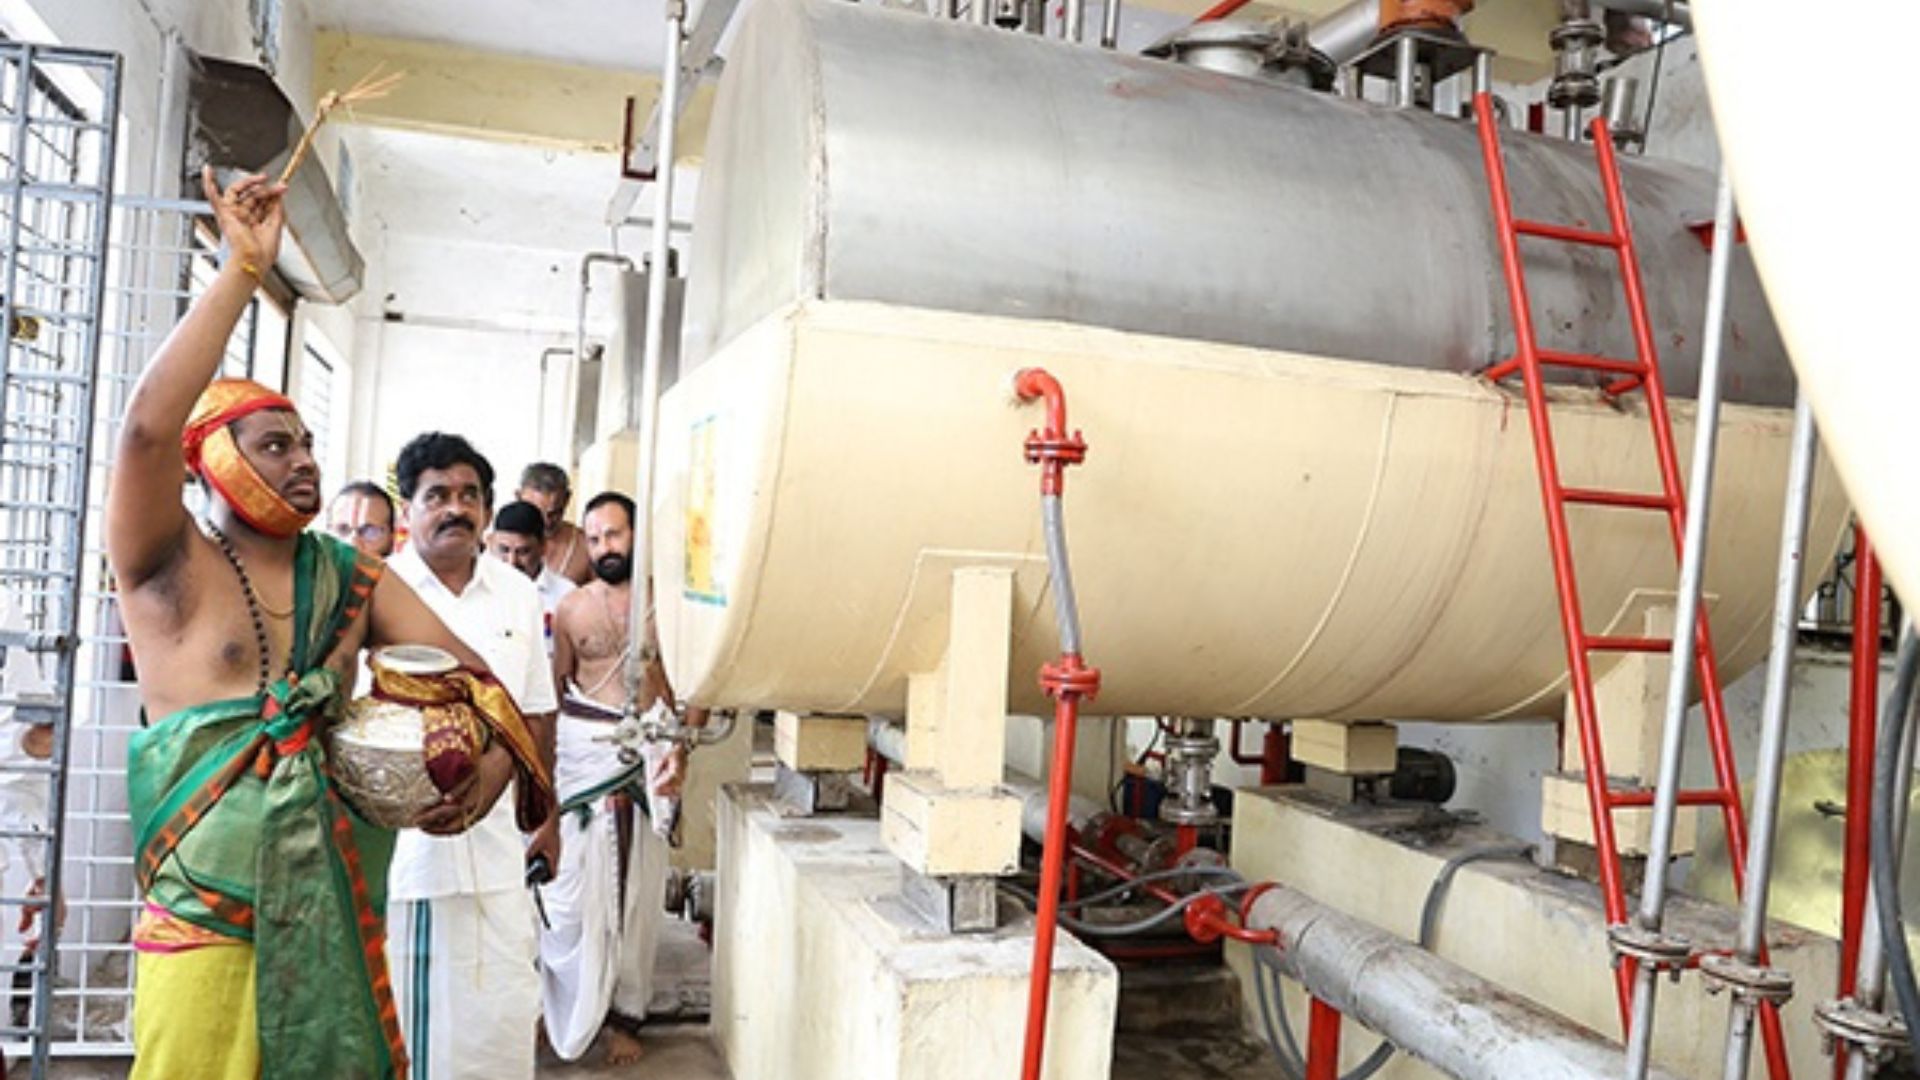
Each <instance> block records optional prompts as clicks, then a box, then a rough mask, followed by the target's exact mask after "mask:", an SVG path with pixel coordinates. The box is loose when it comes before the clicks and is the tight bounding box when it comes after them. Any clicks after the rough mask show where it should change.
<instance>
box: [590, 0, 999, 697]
mask: <svg viewBox="0 0 1920 1080" xmlns="http://www.w3.org/2000/svg"><path fill="white" fill-rule="evenodd" d="M976 2H979V0H976ZM686 35H687V5H686V0H667V55H666V60H665V61H664V62H663V63H662V64H661V67H660V145H659V147H658V148H657V150H658V152H657V153H656V154H655V155H654V168H653V175H654V188H653V195H654V200H653V235H652V237H651V243H649V244H648V247H647V250H648V255H649V258H650V259H651V260H652V266H650V267H649V268H648V272H647V332H646V337H645V338H644V339H643V345H642V351H641V354H640V355H641V363H640V401H641V407H640V463H639V465H640V467H639V472H640V475H639V477H638V478H637V479H636V480H635V482H634V491H633V502H634V516H635V517H637V518H638V519H639V520H637V521H635V522H634V530H633V579H632V581H633V585H632V590H633V608H632V611H631V612H630V613H629V615H628V622H627V671H626V679H627V712H628V714H629V715H631V716H635V717H637V716H639V715H640V712H641V709H640V688H641V686H642V685H643V680H642V673H643V672H645V670H646V666H647V661H649V660H651V659H652V658H653V656H654V652H655V649H654V641H653V635H651V634H649V633H648V632H647V622H648V620H647V614H648V612H649V611H650V610H651V608H652V603H653V474H654V470H655V468H656V467H657V464H658V458H659V454H658V449H659V443H660V361H661V355H662V354H663V352H664V351H665V348H666V332H667V326H666V322H667V277H668V273H667V260H668V258H669V254H668V244H667V242H668V240H669V239H670V238H671V237H672V233H673V162H674V155H675V153H676V151H677V149H678V147H677V146H676V143H677V142H678V139H677V137H676V136H677V134H678V132H677V128H678V127H679V123H678V119H679V116H680V51H681V47H682V46H683V45H685V43H686Z"/></svg>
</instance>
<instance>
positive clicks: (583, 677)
mask: <svg viewBox="0 0 1920 1080" xmlns="http://www.w3.org/2000/svg"><path fill="white" fill-rule="evenodd" d="M581 523H582V524H583V525H584V526H585V531H586V540H587V554H588V555H589V556H590V557H591V559H592V565H593V575H594V580H593V581H592V582H590V583H588V584H587V585H584V586H582V587H581V588H579V589H577V590H575V591H574V592H572V593H569V594H568V595H567V596H566V598H565V599H563V600H561V601H560V606H559V607H558V608H557V609H555V611H554V620H553V673H554V681H555V683H556V684H558V685H559V686H560V687H561V689H562V692H563V695H564V700H563V704H562V713H561V716H560V727H559V735H558V743H559V745H558V750H557V753H556V760H555V768H557V769H558V770H559V771H560V775H561V776H562V777H564V779H563V780H560V781H559V783H560V788H561V790H562V792H563V794H562V798H563V800H564V801H563V807H565V808H566V809H565V811H564V812H563V813H562V814H561V841H562V845H561V861H560V872H559V875H558V876H557V877H556V878H555V879H554V882H553V887H552V888H550V889H549V890H548V891H547V914H548V916H549V918H550V920H551V926H550V927H549V928H548V929H546V930H545V931H543V932H542V934H541V937H540V965H541V980H542V989H543V998H544V1010H545V1015H546V1022H547V1037H548V1038H549V1039H550V1040H551V1041H552V1043H553V1047H554V1050H555V1052H557V1053H558V1054H559V1055H560V1056H561V1057H562V1058H564V1059H566V1060H569V1061H572V1060H574V1059H576V1058H578V1057H579V1056H580V1055H581V1054H583V1053H585V1052H586V1049H587V1046H588V1044H590V1043H591V1042H592V1041H593V1038H594V1035H595V1034H596V1033H598V1032H599V1031H600V1030H602V1028H603V1027H604V1029H605V1030H606V1032H607V1061H608V1063H609V1064H615V1065H618V1064H624V1063H627V1062H630V1061H633V1060H634V1059H635V1058H637V1057H639V1056H640V1041H639V1039H638V1037H637V1031H638V1028H639V1024H640V1021H641V1020H642V1019H644V1018H645V1016H646V1009H647V999H648V998H649V997H650V996H651V992H652V985H651V984H652V977H653V959H654V953H655V951H656V949H657V947H658V943H659V924H660V921H661V919H662V918H663V915H662V904H661V893H662V889H663V886H664V884H665V881H666V872H667V852H666V843H665V841H664V839H663V838H662V836H660V835H658V834H659V833H663V832H670V831H671V826H670V824H669V822H670V820H671V817H672V816H673V813H674V812H675V811H676V810H677V806H673V807H672V808H671V809H670V806H672V804H673V801H674V800H677V799H678V797H679V794H680V786H681V778H682V776H683V775H684V772H685V769H686V751H685V750H684V749H682V748H680V747H677V746H676V747H673V748H672V749H670V750H667V749H657V750H654V751H652V752H650V753H649V755H648V762H649V763H650V764H649V763H643V764H642V765H641V766H639V767H637V768H626V767H623V766H622V765H621V763H620V760H619V757H618V755H617V754H616V752H615V751H614V750H613V748H612V747H611V746H610V745H609V744H608V743H607V742H606V741H604V736H605V735H606V734H607V730H608V728H609V727H610V726H611V725H612V724H613V723H614V722H615V721H618V720H619V719H620V717H621V715H622V712H623V710H624V709H625V707H626V703H627V680H626V678H625V674H626V672H627V659H628V654H629V648H628V645H629V641H628V621H629V613H630V612H631V610H632V604H633V580H632V578H633V523H634V505H633V500H632V499H629V498H627V497H626V496H625V495H621V494H619V493H617V492H606V493H604V494H601V495H596V496H594V498H593V500H592V501H591V502H589V503H587V509H586V513H585V515H583V516H582V518H581ZM648 632H649V633H651V632H652V622H651V620H649V622H648ZM640 693H641V700H640V702H639V704H640V707H641V708H642V709H653V708H667V707H670V706H671V704H672V701H673V691H672V690H671V689H670V688H669V687H668V686H667V678H666V672H665V671H664V670H663V669H662V668H661V666H660V664H659V662H658V661H657V660H656V661H655V662H654V663H652V664H650V665H649V666H648V668H647V677H646V679H645V681H644V683H643V685H642V687H641V692H640ZM705 720H706V716H705V713H704V711H701V710H690V715H689V717H688V722H689V723H693V724H701V723H705ZM648 774H651V776H649V775H648ZM643 802H644V803H645V804H646V807H645V808H647V809H649V811H650V814H649V816H650V817H651V818H652V819H653V821H654V824H655V828H653V829H647V828H640V827H637V825H636V823H635V821H634V809H635V807H636V805H637V804H640V803H643ZM662 826H666V827H665V828H662Z"/></svg>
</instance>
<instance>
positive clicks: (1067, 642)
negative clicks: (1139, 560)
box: [1040, 495, 1080, 656]
mask: <svg viewBox="0 0 1920 1080" xmlns="http://www.w3.org/2000/svg"><path fill="white" fill-rule="evenodd" d="M1040 527H1041V529H1042V531H1044V532H1045V533H1046V540H1047V565H1048V566H1049V567H1051V568H1052V572H1053V613H1054V619H1055V620H1056V621H1057V622H1058V623H1059V624H1060V651H1062V652H1067V653H1072V654H1073V655H1075V656H1079V655H1080V605H1079V602H1078V601H1077V600H1076V599H1075V598H1074V595H1073V568H1072V567H1071V566H1070V565H1068V562H1067V522H1066V515H1065V514H1063V513H1062V512H1061V509H1060V496H1058V495H1042V496H1041V497H1040Z"/></svg>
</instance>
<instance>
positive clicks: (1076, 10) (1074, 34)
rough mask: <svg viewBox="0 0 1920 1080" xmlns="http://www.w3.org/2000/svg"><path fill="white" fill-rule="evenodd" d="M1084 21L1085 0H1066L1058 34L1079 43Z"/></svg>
mask: <svg viewBox="0 0 1920 1080" xmlns="http://www.w3.org/2000/svg"><path fill="white" fill-rule="evenodd" d="M947 2H948V3H952V2H953V0H947ZM1086 22H1087V0H1067V20H1066V24H1065V25H1064V26H1062V27H1061V31H1060V36H1062V37H1064V38H1066V39H1067V40H1068V41H1071V42H1073V43H1074V44H1075V45H1078V44H1080V34H1081V30H1082V29H1083V28H1084V27H1085V26H1086Z"/></svg>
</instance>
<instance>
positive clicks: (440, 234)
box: [342, 125, 693, 494]
mask: <svg viewBox="0 0 1920 1080" xmlns="http://www.w3.org/2000/svg"><path fill="white" fill-rule="evenodd" d="M342 138H343V139H344V140H345V142H346V145H347V146H348V148H349V151H350V152H351V153H352V154H353V156H354V160H355V172H356V175H357V178H358V182H357V183H356V190H355V192H354V194H353V203H354V205H355V207H356V209H355V219H354V233H355V238H356V240H357V241H358V242H359V243H360V245H361V248H362V250H363V251H364V252H365V254H366V256H367V260H368V285H367V288H366V289H365V290H364V292H363V293H362V295H361V296H360V297H359V298H357V299H356V300H355V302H354V304H353V312H354V323H355V332H354V335H353V344H352V348H353V350H354V355H355V368H356V372H357V374H356V383H357V390H356V393H355V408H354V414H355V419H356V423H357V425H358V427H357V428H356V431H355V434H354V439H353V451H352V454H351V458H350V462H349V465H350V469H351V471H352V473H353V475H354V476H356V477H358V476H367V477H374V478H379V477H382V476H384V475H385V472H386V469H387V467H388V466H389V465H390V464H391V463H392V461H393V459H394V456H395V455H396V453H397V452H398V450H399V448H400V447H401V446H402V445H404V444H405V442H406V441H407V440H408V439H410V438H412V437H413V436H414V435H416V434H419V433H420V432H422V431H426V430H432V429H435V428H438V429H441V430H446V431H451V432H455V433H458V434H462V435H465V436H467V437H468V438H469V439H470V440H472V441H473V442H474V444H475V445H476V446H478V447H479V448H480V449H481V451H482V453H485V454H486V455H487V457H488V459H489V460H490V461H491V462H492V463H493V465H494V468H495V469H496V470H497V471H498V472H499V474H500V476H501V478H502V481H503V483H502V492H501V493H502V494H506V493H507V492H508V491H510V489H511V484H512V481H513V480H514V479H516V478H517V477H518V474H519V471H520V469H521V467H522V466H524V465H526V464H527V463H529V462H531V461H535V460H542V459H546V460H555V461H559V462H561V463H562V464H563V465H571V464H572V462H571V461H569V460H568V453H569V450H568V448H569V446H570V438H571V431H570V423H569V418H570V415H571V408H570V403H571V400H572V399H571V387H572V381H571V379H570V378H569V374H570V369H571V366H572V363H571V358H570V356H569V355H558V356H554V357H553V358H552V359H551V360H550V362H549V364H548V371H547V380H546V384H545V393H544V398H543V393H542V381H541V374H540V373H541V355H542V353H543V352H545V351H547V350H548V349H567V350H571V349H572V348H573V345H574V341H575V328H576V326H577V311H578V304H579V295H580V294H579V271H580V260H581V257H582V256H583V255H584V254H586V253H587V252H588V251H604V250H608V249H609V248H610V247H611V245H612V244H613V243H614V241H615V237H614V236H613V235H612V233H611V232H610V230H609V229H608V228H607V226H606V225H605V224H604V222H603V212H604V209H605V206H606V202H607V198H608V196H609V195H610V194H611V192H612V190H613V187H614V181H615V177H616V176H617V174H618V161H617V159H616V158H615V157H614V156H613V155H611V154H602V153H594V152H588V151H564V150H555V149H552V148H541V147H532V146H524V145H515V144H510V143H504V142H481V141H475V140H472V139H461V138H455V137H451V136H446V135H438V134H429V133H423V132H411V131H398V130H390V129H379V128H369V127H364V126H360V125H344V126H343V127H342ZM685 187H686V190H685V191H684V193H683V197H682V198H678V199H676V212H675V216H676V217H681V218H684V217H685V216H688V215H690V214H691V206H692V202H693V193H692V188H693V185H692V183H690V182H689V183H688V184H686V185H685ZM618 239H619V242H620V244H621V248H622V250H624V251H626V252H627V253H628V254H629V256H630V257H633V258H635V259H636V260H637V259H638V258H639V257H640V255H641V253H642V252H643V251H644V249H645V245H646V242H647V238H646V236H645V234H644V233H636V232H632V231H627V232H623V233H622V234H621V235H620V236H619V237H618ZM612 300H613V289H612V288H611V287H610V275H609V274H607V273H606V272H604V271H596V274H595V277H594V289H593V291H592V293H591V294H590V306H589V308H588V321H587V330H588V339H589V341H590V342H598V341H604V340H605V339H606V337H607V336H608V335H609V333H610V332H611V330H612V318H613V307H614V305H613V303H612ZM543 402H544V405H545V408H544V410H543V409H542V407H541V406H542V403H543ZM543 412H544V416H543V415H542V414H543ZM342 479H346V477H342Z"/></svg>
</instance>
